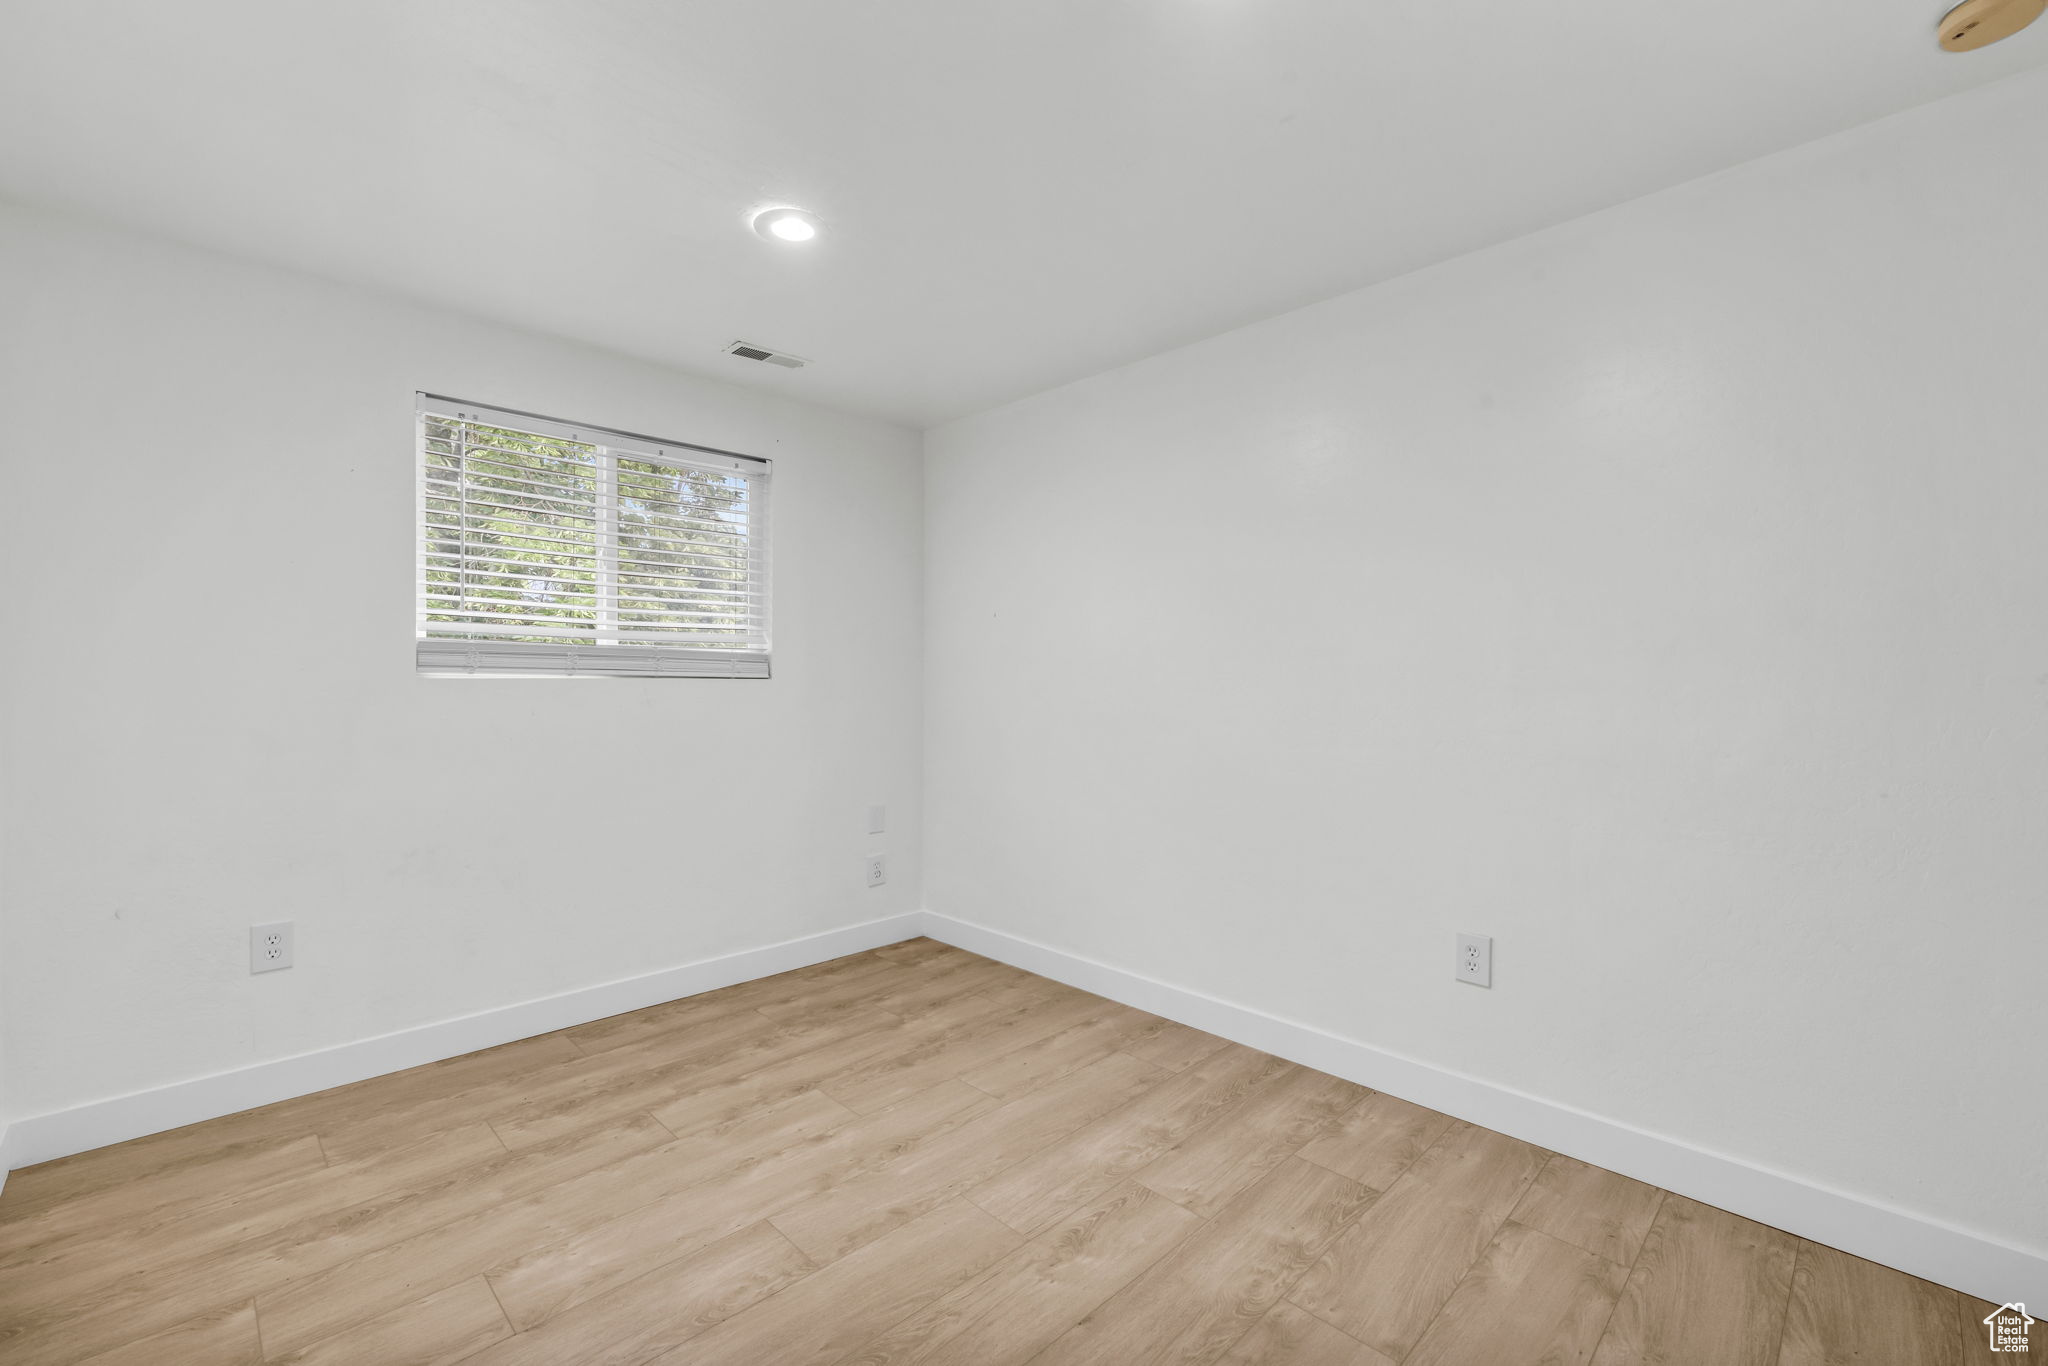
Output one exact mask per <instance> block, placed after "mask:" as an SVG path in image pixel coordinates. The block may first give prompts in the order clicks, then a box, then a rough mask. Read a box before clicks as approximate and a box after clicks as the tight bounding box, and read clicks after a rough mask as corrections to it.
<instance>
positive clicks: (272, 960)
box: [249, 920, 292, 972]
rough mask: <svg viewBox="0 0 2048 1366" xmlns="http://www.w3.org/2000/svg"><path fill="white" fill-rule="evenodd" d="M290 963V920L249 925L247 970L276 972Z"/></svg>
mask: <svg viewBox="0 0 2048 1366" xmlns="http://www.w3.org/2000/svg"><path fill="white" fill-rule="evenodd" d="M291 965H292V922H291V921H289V920H279V921H275V922H273V923H271V924H268V925H251V926H250V927H249V971H251V972H278V971H281V970H282V969H284V968H288V967H290V966H291Z"/></svg>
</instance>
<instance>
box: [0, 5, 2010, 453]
mask: <svg viewBox="0 0 2048 1366" xmlns="http://www.w3.org/2000/svg"><path fill="white" fill-rule="evenodd" d="M1943 8H1944V4H1943V0H1931V2H1930V0H1716V2H1715V3H1711V4H1709V3H1705V2H1704V0H1676V2H1675V3H1662V4H1658V3H1646V0H1464V2H1463V3H1458V2H1457V0H1435V2H1434V3H1428V2H1425V3H1401V4H1396V3H1392V0H325V3H307V2H306V0H238V2H234V3H227V2H223V0H176V3H168V2H167V0H126V2H125V3H114V2H110V0H0V192H4V193H7V194H11V195H14V196H16V197H18V198H21V199H25V200H29V201H31V202H42V203H51V204H57V205H61V206H65V207H69V208H74V209H82V210H85V211H87V212H90V213H95V214H99V215H103V216H107V217H111V218H114V219H118V220H121V221H125V222H129V223H134V224H138V225H141V226H144V227H147V228H150V229H154V230H156V231H159V232H165V233H169V234H171V235H174V236H178V237H181V238H185V239H188V240H190V241H194V242H199V243H202V244H206V245H211V246H217V247H222V248H226V249H228V250H231V251H236V252H241V253H244V254H248V255H252V256H256V257H260V258H265V259H268V260H272V261H277V262H281V263H285V264H289V265H294V266H300V267H304V268H309V269H312V270H315V271H319V272H321V273H323V274H327V275H330V276H336V277H340V278H344V279H349V280H354V281H360V282H365V283H369V284H373V285H377V286H382V287H388V288H392V289H396V290H399V291H402V292H404V293H407V294H410V295H413V296H416V297H421V298H425V299H428V300H432V301H435V302H439V303H443V304H447V305H451V306H454V307H456V308H459V309H463V310H465V311H469V312H473V313H478V314H482V315H485V316H489V317H494V318H499V319H503V320H506V321H510V322H514V323H518V324H522V325H525V326H529V327H533V328H538V329H542V330H545V331H549V332H554V333H559V334H563V335H567V336H571V337H576V338H580V339H583V340H586V341H590V342H596V343H599V344H602V345H605V346H609V347H614V348H617V349H619V350H623V351H627V352H632V353H635V354H638V355H642V356H647V357H652V358H655V359H659V360H663V361H668V362H672V363H674V364H677V365H681V366H685V367H688V368H689V369H692V370H696V371H701V372H704V373H707V374H713V375H718V376H722V377H725V378H728V379H732V380H736V381H738V382H740V383H746V384H759V385H763V386H767V387H772V388H775V389H778V390H782V391H785V392H789V393H792V394H797V395H801V396H806V397H810V398H814V399H816V400H818V401H821V402H824V403H827V404H831V405H834V406H838V407H842V408H848V409H853V410H856V411H864V412H870V413H875V414H880V415H883V416H887V417H893V418H898V419H902V420H906V421H910V422H913V423H919V424H923V423H929V422H933V421H938V420H943V419H945V418H948V417H951V416H954V415H957V414H960V413H964V412H969V411H973V410H975V409H978V408H983V407H987V406H989V405H992V404H995V403H998V402H1001V401H1003V400H1005V399H1009V398H1013V397H1016V396H1018V395H1021V394H1025V393H1029V392H1031V391H1033V390H1036V389H1040V388H1044V387H1046V386H1049V385H1053V384H1057V383H1060V382H1062V381H1065V380H1068V379H1072V378H1075V377H1077V376H1080V375H1084V374H1087V373H1090V372H1092V371H1095V370H1099V369H1102V368H1104V367H1106V366H1109V365H1114V364H1117V363H1119V362H1123V361H1127V360H1131V359H1133V358H1136V357H1139V356H1142V355H1146V354H1148V353H1151V352H1154V351H1158V350H1161V349H1163V348H1165V347H1169V346H1172V345H1175V344H1178V343H1181V342H1185V341H1190V340H1193V339H1195V338H1198V337H1202V336H1205V335H1208V334H1210V333H1214V332H1218V331H1221V330H1224V329H1226V328H1229V327H1232V326H1235V325H1238V324H1240V323H1244V322H1247V321H1250V320H1252V319H1254V318H1258V317H1262V316H1265V315H1268V314H1272V313H1275V312H1278V311H1281V310H1283V309H1286V308H1289V307H1292V306H1295V305H1298V304H1302V303H1306V302H1309V301H1311V300H1314V299H1317V298H1321V297H1324V296H1327V295H1330V294H1334V293H1337V292H1340V291H1342V290H1345V289H1349V288H1353V287H1355V286H1358V285H1361V284H1365V283H1368V282H1370V281H1374V280H1379V279H1384V278H1386V277H1388V276H1391V275H1396V274H1399V273H1401V272H1403V271H1408V270H1413V269H1415V268H1416V267H1418V266H1421V265H1425V264H1427V263H1429V262H1432V261H1438V260H1442V259H1444V258H1445V257H1449V256H1453V255H1456V254H1458V253H1460V252H1464V251H1468V250H1471V249H1473V248H1475V247H1479V246H1483V245H1485V244H1487V243H1490V242H1496V241H1500V240H1502V239H1505V238H1508V237H1512V236H1515V235H1517V234H1520V233H1524V232H1527V231H1529V230H1531V229H1534V228H1537V227H1541V226H1543V225H1545V224H1548V223H1553V222H1556V221H1559V220H1561V219H1565V218H1569V217H1572V216H1574V215H1577V214H1581V213H1585V212H1588V211H1589V210H1593V209H1597V208H1600V207H1602V206H1604V205H1608V204H1613V203H1616V202H1619V201H1621V200H1624V199H1628V198H1631V197H1633V196H1636V195H1640V194H1643V193H1645V192H1647V191H1650V190H1654V189H1657V188H1659V187H1662V186H1665V185H1670V184H1674V183H1676V182H1678V181H1682V180H1686V179H1689V178H1691V177H1694V176H1698V175H1700V174H1702V173H1705V172H1708V171H1712V170H1715V169H1717V168H1720V167H1723V166H1728V165H1731V164H1733V163H1735V162H1738V161H1742V160H1746V159H1748V158H1750V157H1754V156H1757V155H1759V154H1762V153H1765V152H1769V151H1773V150H1775V149H1778V148H1781V147H1786V146H1790V145H1792V144H1795V143H1799V142H1803V141H1806V140H1809V139H1812V138H1814V137H1817V136H1820V135H1822V134H1825V133H1829V132H1832V131H1834V130H1837V129H1840V128H1844V127H1847V126H1850V125H1852V124H1856V123H1860V122H1864V121H1866V120H1869V119H1872V118H1876V117H1879V116H1881V115H1884V114H1887V113H1890V112H1893V111H1895V110H1899V109H1902V108H1905V107H1907V106H1910V105H1914V104H1918V103H1921V102H1923V101H1926V100H1929V99H1933V98H1936V97H1938V96H1941V95H1944V94H1947V93H1950V92H1953V91H1956V90H1960V89H1963V88H1965V87H1968V86H1973V85H1978V84H1982V83H1984V82H1986V81H1990V80H1994V79H1996V78H1998V77H2000V76H2002V75H2006V74H2009V73H2011V72H2014V71H2017V70H2020V69H2022V68H2025V67H2030V66H2035V65H2039V64H2042V63H2044V62H2048V24H2043V25H2041V26H2040V31H2037V32H2028V33H2023V34H2021V35H2020V36H2018V37H2017V38H2014V39H2012V40H2010V41H2008V42H2006V43H2003V44H2000V45H1998V46H1996V47H1992V48H1988V49H1986V50H1984V51H1981V52H1977V53H1973V54H1966V55H1957V54H1950V53H1945V52H1942V51H1941V50H1940V49H1938V48H1937V47H1936V46H1935V40H1934V29H1933V26H1934V24H1935V22H1936V21H1937V20H1938V18H1939V17H1940V14H1941V11H1942V9H1943ZM771 201H782V202H787V203H792V204H797V205H801V206H803V207H806V208H809V209H812V210H815V211H816V212H817V213H819V214H821V215H822V216H823V217H824V218H825V219H826V221H827V225H828V235H827V236H826V237H825V238H823V239H821V240H820V241H818V242H816V243H813V244H811V245H810V246H808V247H805V248H791V247H787V246H776V245H771V244H769V243H767V242H763V241H762V240H760V239H759V238H757V237H755V236H753V235H752V234H751V233H749V232H748V231H747V228H746V226H745V224H744V221H743V214H744V213H745V211H746V210H747V209H749V208H750V207H753V206H755V205H758V204H761V203H764V202H771ZM735 338H745V339H747V340H749V341H755V342H759V343H763V344H765V345H768V346H772V347H778V348H781V349H784V350H788V351H794V352H796V353H798V354H800V355H804V356H808V357H810V358H811V359H812V360H813V361H814V364H813V365H812V366H811V367H810V368H808V369H806V370H802V371H797V372H787V371H781V370H773V369H771V368H769V367H767V366H762V365H758V364H756V363H754V362H748V361H742V360H738V359H734V358H731V357H727V356H723V355H721V354H720V353H719V351H720V348H721V347H722V346H723V345H724V344H725V343H727V342H729V341H732V340H734V339H735Z"/></svg>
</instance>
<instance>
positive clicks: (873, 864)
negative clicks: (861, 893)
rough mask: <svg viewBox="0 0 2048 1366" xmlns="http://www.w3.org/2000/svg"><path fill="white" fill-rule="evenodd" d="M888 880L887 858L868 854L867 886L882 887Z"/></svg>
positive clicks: (885, 855) (884, 855) (882, 855)
mask: <svg viewBox="0 0 2048 1366" xmlns="http://www.w3.org/2000/svg"><path fill="white" fill-rule="evenodd" d="M888 880H889V856H888V855H887V854H869V855H868V886H870V887H879V886H881V885H882V884H883V883H885V882H887V881H888Z"/></svg>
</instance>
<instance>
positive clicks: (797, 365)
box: [725, 341, 810, 370]
mask: <svg viewBox="0 0 2048 1366" xmlns="http://www.w3.org/2000/svg"><path fill="white" fill-rule="evenodd" d="M725 353H726V354H727V355H728V356H740V357H743V358H745V359H747V360H764V361H767V362H768V363H769V364H770V365H779V366H781V367H782V368H783V369H785V370H801V369H803V367H805V366H806V365H809V364H810V362H809V361H807V360H805V359H804V358H803V357H802V356H792V355H790V354H789V352H787V351H770V350H769V349H768V348H767V347H765V346H756V345H754V344H753V343H752V342H739V341H736V342H734V343H733V344H732V345H731V346H728V347H726V348H725Z"/></svg>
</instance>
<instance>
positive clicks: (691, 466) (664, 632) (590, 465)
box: [418, 394, 768, 678]
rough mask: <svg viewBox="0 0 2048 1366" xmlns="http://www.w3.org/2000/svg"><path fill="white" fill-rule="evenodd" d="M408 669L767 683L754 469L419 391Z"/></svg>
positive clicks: (764, 525)
mask: <svg viewBox="0 0 2048 1366" xmlns="http://www.w3.org/2000/svg"><path fill="white" fill-rule="evenodd" d="M419 440H420V494H419V526H420V536H419V579H418V583H419V621H418V636H419V651H418V658H419V670H420V672H422V673H433V674H614V675H629V676H632V677H684V678H766V677H767V676H768V462H767V461H765V460H757V459H754V458H753V457H751V456H744V455H732V454H729V453H727V452H724V451H714V450H709V449H706V448H704V447H699V446H690V445H686V444H684V443H682V442H675V441H657V440H653V439H651V438H648V437H640V436H631V435H628V434H626V433H624V432H613V431H607V430H605V429H604V428H602V427H588V426H579V425H577V424H575V423H570V422H559V421H556V420H555V419H553V418H544V417H535V416H533V415H531V414H528V413H518V412H512V411H509V410H506V409H502V408H485V407H480V406H478V405H477V404H474V403H463V402H460V401H458V400H455V399H445V398H439V397H437V396H435V395H432V394H421V395H420V421H419Z"/></svg>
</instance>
